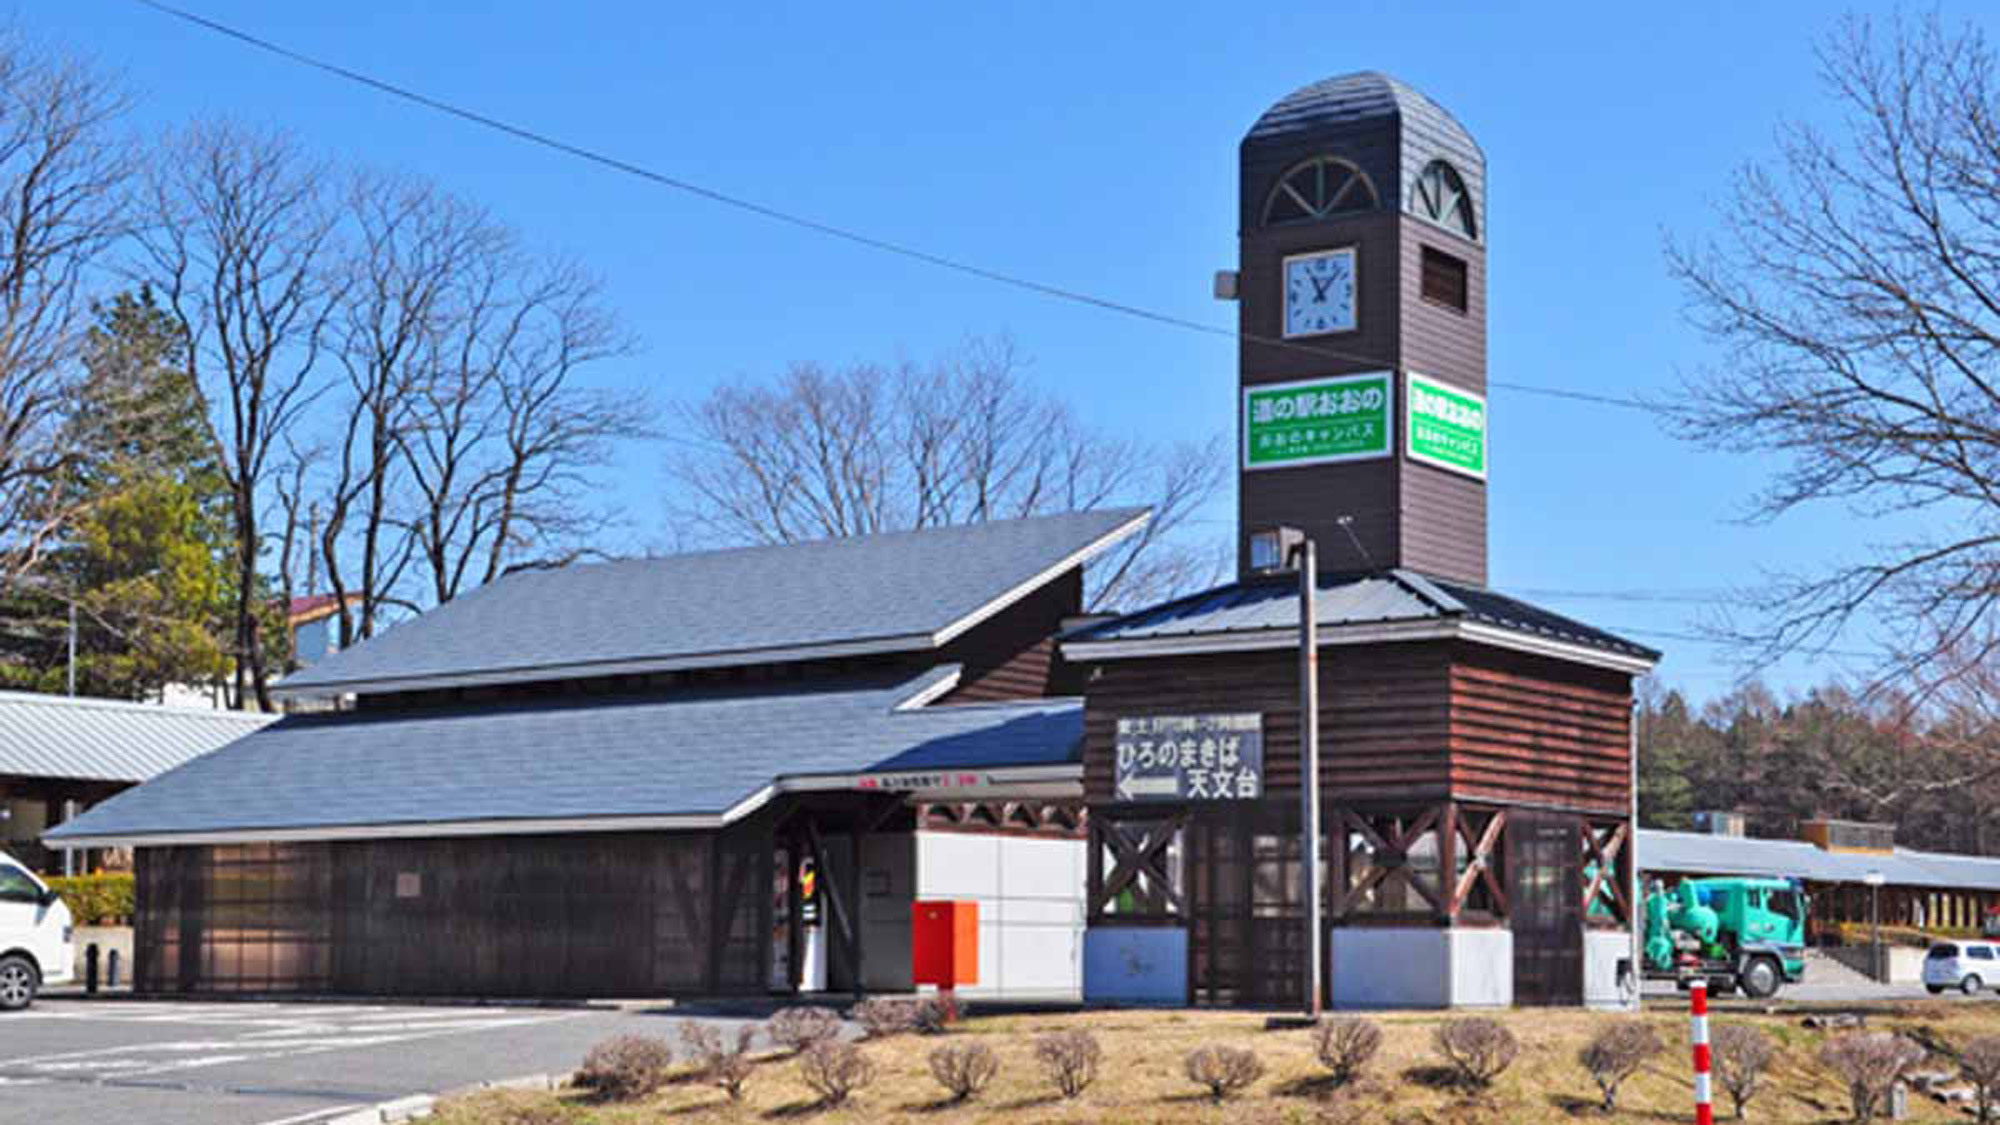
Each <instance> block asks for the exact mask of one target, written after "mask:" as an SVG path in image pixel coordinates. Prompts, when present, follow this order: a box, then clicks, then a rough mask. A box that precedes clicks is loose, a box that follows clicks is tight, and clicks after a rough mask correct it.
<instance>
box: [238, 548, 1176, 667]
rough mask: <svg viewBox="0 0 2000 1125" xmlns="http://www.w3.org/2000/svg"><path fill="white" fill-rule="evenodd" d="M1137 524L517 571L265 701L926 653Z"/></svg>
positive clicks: (333, 659)
mask: <svg viewBox="0 0 2000 1125" xmlns="http://www.w3.org/2000/svg"><path fill="white" fill-rule="evenodd" d="M1148 515H1149V512H1148V510H1147V509H1144V508H1115V509H1107V510H1103V511H1093V512H1070V513H1065V514H1062V515H1054V516H1039V517H1033V518H1028V519H1017V520H995V521H993V522H990V523H982V524H969V525H963V526H957V527H943V528H931V529H927V530H923V531H910V532H898V533H890V534H882V535H867V536H857V537H854V538H848V539H828V540H819V541H815V542H809V543H790V544H783V545H779V546H769V547H745V548H737V549H732V550H723V551H703V552H697V553H693V554H684V555H671V556H667V557H664V558H655V559H632V560H627V561H622V562H608V563H586V564H576V565H571V566H564V567H559V568H555V569H550V570H524V571H518V572H515V573H513V574H509V575H506V576H504V577H501V578H499V579H496V580H495V581H493V582H491V583H489V584H487V585H485V586H483V587H481V588H479V589H477V590H474V591H472V592H471V593H469V594H466V595H464V596H462V597H460V598H457V599H455V600H453V601H451V602H448V603H446V604H444V605H441V606H439V607H437V608H436V609H433V610H431V611H430V612H429V613H426V614H424V615H423V616H421V617H418V618H415V619H413V620H411V621H408V622H406V623H404V624H402V625H399V626H397V627H395V628H393V629H390V630H388V631H387V632H385V633H383V634H381V635H380V636H377V637H375V638H373V639H371V640H368V641H364V642H362V643H361V644H358V645H355V646H354V647H352V648H349V649H347V650H345V651H343V652H339V653H336V654H334V655H332V656H329V657H327V658H326V659H325V660H322V661H319V662H318V663H316V664H314V665H313V666H312V667H310V668H307V669H305V670H303V671H300V672H297V673H294V674H293V675H291V676H288V677H286V678H285V679H284V680H283V681H281V682H280V683H279V684H278V685H277V686H276V690H277V691H278V693H279V694H281V695H290V696H300V695H330V694H337V693H341V692H351V691H396V690H405V689H410V688H425V687H452V686H467V685H473V684H482V683H519V682H525V681H531V680H539V679H561V678H569V677H574V676H588V675H608V674H614V673H620V672H639V671H654V670H665V669H668V668H676V667H680V668H686V667H716V666H725V665H731V664H749V663H767V662H772V661H779V660H799V659H810V658H813V657H819V656H839V655H851V654H856V653H863V652H898V651H902V652H907V651H924V650H929V649H932V648H935V647H937V646H938V645H939V644H941V643H943V642H944V641H945V640H948V639H949V638H950V637H951V636H952V635H954V634H955V633H956V632H957V631H960V630H962V629H965V628H968V627H970V626H971V625H972V624H974V623H976V622H977V621H979V620H981V619H982V618H983V617H984V616H985V615H987V614H990V613H993V612H997V611H998V610H999V609H1001V608H1004V607H1005V606H1006V605H1007V604H1009V603H1010V602H1012V601H1013V600H1015V599H1016V598H1019V597H1021V596H1022V595H1025V594H1026V593H1028V592H1029V591H1031V590H1033V589H1035V588H1036V587H1038V586H1040V585H1042V584H1043V583H1045V582H1047V581H1049V580H1050V579H1052V578H1055V577H1057V576H1058V575H1060V574H1062V573H1065V572H1067V571H1068V570H1070V569H1071V568H1073V567H1076V566H1079V565H1082V563H1084V562H1085V561H1087V560H1088V559H1090V558H1091V557H1093V556H1095V555H1096V554H1097V553H1099V552H1101V551H1103V550H1105V549H1106V548H1108V547H1110V546H1111V545H1112V544H1114V543H1116V542H1117V541H1118V540H1120V539H1122V538H1124V537H1125V536H1127V535H1129V534H1131V533H1132V532H1134V531H1136V530H1137V529H1138V528H1139V527H1141V526H1142V525H1143V524H1144V523H1145V521H1146V519H1147V518H1148Z"/></svg>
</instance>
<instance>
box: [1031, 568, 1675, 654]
mask: <svg viewBox="0 0 2000 1125" xmlns="http://www.w3.org/2000/svg"><path fill="white" fill-rule="evenodd" d="M1298 605H1299V598H1298V590H1297V588H1296V586H1295V585H1294V584H1293V583H1291V582H1289V581H1282V582H1236V583H1232V584H1230V585H1227V586H1221V587H1218V588H1216V589H1213V590H1209V591H1207V592H1206V593H1201V594H1196V595H1193V596H1192V597H1187V598H1182V599H1180V600H1179V601H1172V602H1167V603H1165V604H1163V605H1159V606H1154V607H1152V608H1149V609H1144V610H1140V611H1139V612H1137V613H1133V614H1130V615H1128V616H1125V617H1121V618H1117V619H1116V620H1113V621H1107V622H1104V623H1102V624H1099V625H1095V626H1092V627H1090V628H1088V629H1084V630H1081V631H1079V632H1076V633H1072V634H1071V635H1070V636H1069V638H1068V640H1067V642H1066V643H1068V644H1085V645H1087V644H1089V643H1091V642H1100V641H1143V640H1164V639H1168V638H1174V637H1198V636H1213V635H1222V634H1229V633H1244V632H1265V631H1272V630H1288V629H1292V628H1294V627H1295V626H1296V625H1297V624H1298V619H1299V609H1298ZM1316 608H1317V611H1318V618H1319V624H1320V626H1321V627H1322V628H1325V629H1338V628H1340V627H1343V626H1359V625H1376V624H1392V623H1400V622H1416V621H1425V620H1438V621H1443V620H1447V619H1462V620H1469V621H1478V622H1482V623H1484V624H1488V625H1494V626H1498V627H1500V628H1503V629H1507V630H1511V631H1513V632H1518V633H1523V634H1527V635H1531V636H1537V637H1546V638H1549V639H1552V640H1558V641H1566V642H1569V643H1572V644H1580V645H1584V646H1587V647H1591V648H1599V649H1603V650H1605V651H1608V652H1614V653H1618V654H1619V655H1622V656H1634V657H1639V658H1642V659H1647V660H1654V659H1658V657H1659V655H1660V654H1659V653H1658V652H1656V651H1654V650H1653V649H1650V648H1647V647H1645V646H1644V645H1639V644H1634V643H1633V642H1631V641H1627V640H1624V639H1623V638H1620V637H1616V636H1613V635H1612V634H1610V633H1607V632H1605V631H1604V630H1602V629H1597V628H1594V627H1592V626H1589V625H1586V624H1584V623H1582V622H1580V621H1576V620H1573V619H1571V618H1568V617H1564V616H1562V615H1560V614H1557V613H1552V612H1550V611H1548V610H1545V609H1542V608H1540V607H1539V606H1534V605H1530V604H1528V603H1527V602H1524V601H1520V600H1519V599H1516V598H1510V597H1507V596H1506V595H1504V594H1499V593H1495V592H1494V591H1492V590H1486V589H1481V588H1480V587H1477V586H1467V585H1464V584H1462V583H1457V582H1449V581H1446V580H1444V579H1441V578H1430V577H1426V576H1425V575H1421V574H1418V573H1416V572H1415V571H1411V570H1401V569H1397V570H1387V571H1381V572H1378V573H1374V574H1362V575H1326V576H1322V577H1321V578H1320V583H1319V595H1318V599H1317V605H1316Z"/></svg>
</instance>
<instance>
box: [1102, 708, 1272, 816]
mask: <svg viewBox="0 0 2000 1125" xmlns="http://www.w3.org/2000/svg"><path fill="white" fill-rule="evenodd" d="M1115 748H1116V750H1117V771H1116V774H1115V781H1114V784H1113V788H1114V789H1115V791H1116V794H1117V798H1118V800H1121V801H1254V800H1256V799H1257V798H1259V797H1261V796H1263V794H1264V716H1263V715H1261V714H1256V713H1249V714H1224V715H1143V716H1130V717H1126V718H1121V719H1119V720H1118V734H1117V739H1116V747H1115Z"/></svg>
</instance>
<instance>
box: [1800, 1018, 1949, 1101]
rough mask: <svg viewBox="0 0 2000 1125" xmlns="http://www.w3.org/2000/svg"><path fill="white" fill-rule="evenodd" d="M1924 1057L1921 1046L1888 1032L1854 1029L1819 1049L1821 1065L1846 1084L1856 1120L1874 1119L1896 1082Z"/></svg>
mask: <svg viewBox="0 0 2000 1125" xmlns="http://www.w3.org/2000/svg"><path fill="white" fill-rule="evenodd" d="M1923 1059H1924V1049H1923V1048H1922V1047H1919V1046H1917V1045H1916V1044H1915V1043H1912V1042H1910V1041H1909V1040H1908V1039H1905V1038H1903V1037H1902V1036H1900V1035H1895V1034H1891V1033H1890V1032H1887V1031H1857V1032H1853V1033H1851V1034H1848V1035H1843V1036H1840V1037H1839V1038H1837V1039H1831V1040H1828V1041H1827V1043H1826V1044H1825V1045H1824V1046H1822V1047H1821V1048H1820V1049H1819V1061H1820V1065H1822V1066H1824V1067H1826V1068H1827V1069H1828V1070H1830V1071H1832V1072H1833V1073H1834V1076H1835V1077H1836V1078H1839V1079H1840V1080H1841V1081H1842V1082H1845V1083H1847V1096H1848V1099H1849V1102H1850V1103H1851V1104H1852V1106H1853V1109H1854V1120H1856V1121H1873V1120H1874V1119H1875V1114H1876V1111H1878V1110H1880V1109H1881V1108H1883V1105H1884V1103H1886V1102H1887V1101H1888V1098H1889V1091H1890V1090H1891V1089H1892V1088H1894V1087H1895V1085H1896V1083H1897V1081H1898V1080H1900V1079H1901V1078H1902V1077H1903V1075H1905V1074H1908V1073H1909V1071H1910V1068H1911V1067H1913V1066H1915V1065H1917V1064H1918V1063H1920V1062H1922V1061H1923Z"/></svg>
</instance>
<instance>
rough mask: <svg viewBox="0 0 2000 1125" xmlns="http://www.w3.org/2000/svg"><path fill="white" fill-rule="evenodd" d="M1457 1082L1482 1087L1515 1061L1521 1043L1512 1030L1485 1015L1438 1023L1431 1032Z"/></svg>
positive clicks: (1474, 1087)
mask: <svg viewBox="0 0 2000 1125" xmlns="http://www.w3.org/2000/svg"><path fill="white" fill-rule="evenodd" d="M1431 1042H1432V1043H1433V1044H1434V1045H1435V1046H1436V1047H1437V1051H1438V1054H1441V1055H1443V1056H1444V1059H1445V1062H1447V1063H1449V1064H1450V1065H1451V1069H1452V1072H1453V1073H1454V1074H1456V1075H1457V1076H1458V1080H1459V1082H1460V1084H1462V1085H1465V1086H1470V1087H1472V1088H1473V1089H1479V1090H1483V1089H1485V1088H1486V1087H1488V1086H1491V1085H1492V1084H1493V1080H1494V1079H1495V1078H1498V1077H1500V1072H1501V1071H1504V1070H1506V1069H1507V1068H1508V1067H1509V1066H1512V1065H1513V1063H1514V1056H1516V1055H1518V1054H1520V1053H1521V1044H1520V1042H1519V1041H1517V1040H1516V1039H1515V1038H1514V1033H1513V1032H1511V1031H1508V1030H1507V1029H1506V1028H1505V1027H1503V1026H1501V1024H1500V1023H1499V1022H1498V1021H1495V1020H1490V1019H1487V1018H1486V1017H1485V1016H1465V1017H1461V1018H1459V1019H1449V1020H1446V1021H1444V1022H1443V1023H1441V1024H1439V1025H1438V1027H1437V1031H1436V1032H1434V1033H1433V1034H1432V1036H1431Z"/></svg>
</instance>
